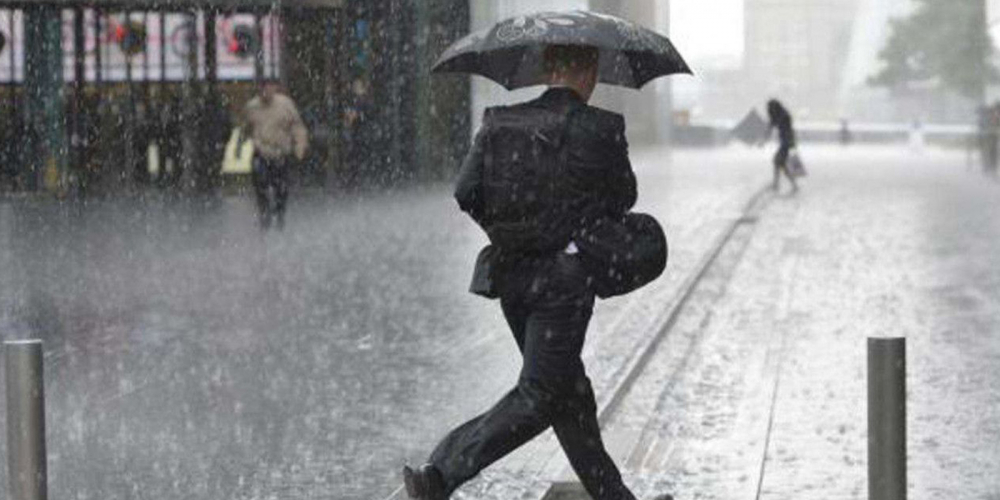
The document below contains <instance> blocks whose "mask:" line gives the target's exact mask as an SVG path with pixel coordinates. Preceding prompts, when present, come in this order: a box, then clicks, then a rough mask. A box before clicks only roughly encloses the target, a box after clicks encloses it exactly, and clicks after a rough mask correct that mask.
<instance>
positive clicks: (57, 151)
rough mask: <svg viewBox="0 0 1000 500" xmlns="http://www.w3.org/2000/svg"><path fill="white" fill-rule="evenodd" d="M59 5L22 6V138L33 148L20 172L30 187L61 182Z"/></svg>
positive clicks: (51, 187) (57, 187) (60, 186)
mask: <svg viewBox="0 0 1000 500" xmlns="http://www.w3.org/2000/svg"><path fill="white" fill-rule="evenodd" d="M61 29H62V18H61V12H60V9H59V8H57V7H54V6H49V5H38V6H34V7H31V8H26V9H25V10H24V31H25V39H26V40H31V41H32V42H31V43H28V44H26V45H25V52H24V58H25V70H26V72H25V79H24V86H25V89H26V91H27V114H28V117H27V118H28V119H27V124H28V131H29V133H28V134H27V137H26V139H27V141H28V143H29V149H28V150H29V151H30V152H31V153H32V154H31V155H30V156H31V158H29V162H28V167H27V168H28V169H29V171H27V172H24V175H25V180H26V181H27V182H26V184H27V186H28V188H29V189H38V188H39V187H41V188H44V189H46V190H48V191H52V192H59V193H61V192H63V191H64V190H65V188H66V178H67V177H66V166H67V164H68V161H67V152H68V148H67V141H66V120H65V118H66V97H65V94H64V92H63V67H62V64H63V51H62V31H61Z"/></svg>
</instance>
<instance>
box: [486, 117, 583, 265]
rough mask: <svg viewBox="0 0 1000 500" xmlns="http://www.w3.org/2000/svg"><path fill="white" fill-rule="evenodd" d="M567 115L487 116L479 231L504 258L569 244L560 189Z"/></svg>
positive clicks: (566, 213)
mask: <svg viewBox="0 0 1000 500" xmlns="http://www.w3.org/2000/svg"><path fill="white" fill-rule="evenodd" d="M569 117H570V113H569V112H568V111H562V112H561V111H559V110H552V109H546V108H541V107H517V108H492V109H490V110H488V111H487V113H486V117H485V123H484V126H486V127H487V130H488V135H487V137H486V141H487V142H486V151H485V155H484V157H485V158H484V165H483V167H484V168H483V178H482V189H483V191H482V196H483V209H484V214H483V219H482V224H483V229H484V230H485V231H486V234H487V235H488V236H489V238H490V242H491V243H492V244H493V245H495V246H497V247H499V248H500V249H501V250H503V251H504V252H505V253H510V254H539V253H546V252H551V251H556V250H561V249H563V248H565V247H566V245H568V244H569V242H570V238H571V236H572V233H573V230H574V226H573V224H572V219H573V215H572V214H571V213H570V211H569V210H568V209H567V207H566V204H565V200H566V199H567V196H566V195H565V194H564V193H563V192H562V191H563V190H564V189H565V185H566V178H565V163H566V158H565V155H566V152H565V151H564V148H563V147H562V145H563V141H564V139H565V135H566V124H567V122H568V120H569Z"/></svg>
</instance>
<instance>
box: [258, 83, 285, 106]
mask: <svg viewBox="0 0 1000 500" xmlns="http://www.w3.org/2000/svg"><path fill="white" fill-rule="evenodd" d="M279 90H281V84H279V83H278V81H277V80H274V79H267V80H264V81H263V82H261V83H260V86H259V87H258V88H257V91H258V93H259V94H260V99H261V100H262V101H264V102H265V103H267V102H271V99H273V98H274V95H275V94H277V93H278V91H279Z"/></svg>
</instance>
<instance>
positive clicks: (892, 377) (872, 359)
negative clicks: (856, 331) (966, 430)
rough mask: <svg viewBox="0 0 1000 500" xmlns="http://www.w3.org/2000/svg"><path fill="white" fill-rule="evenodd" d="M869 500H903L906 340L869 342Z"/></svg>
mask: <svg viewBox="0 0 1000 500" xmlns="http://www.w3.org/2000/svg"><path fill="white" fill-rule="evenodd" d="M868 498H869V500H906V339H904V338H869V339H868Z"/></svg>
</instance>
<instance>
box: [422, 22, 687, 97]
mask: <svg viewBox="0 0 1000 500" xmlns="http://www.w3.org/2000/svg"><path fill="white" fill-rule="evenodd" d="M549 45H582V46H588V47H594V48H597V49H599V51H600V61H599V63H598V81H600V82H601V83H607V84H611V85H621V86H624V87H631V88H639V87H642V86H643V85H645V84H646V82H648V81H650V80H652V79H654V78H656V77H659V76H663V75H670V74H674V73H689V74H690V73H691V69H690V68H688V65H687V63H686V62H684V59H683V58H682V57H681V55H680V53H678V52H677V49H675V48H674V46H673V44H671V43H670V40H668V39H667V38H666V37H665V36H662V35H660V34H658V33H656V32H655V31H652V30H649V29H646V28H643V27H642V26H638V25H636V24H633V23H631V22H629V21H626V20H624V19H621V18H617V17H614V16H609V15H606V14H598V13H596V12H588V11H570V12H540V13H537V14H532V15H528V16H518V17H513V18H510V19H507V20H505V21H501V22H499V23H497V24H496V25H495V26H493V27H492V28H490V29H488V30H484V31H480V32H477V33H473V34H471V35H468V36H466V37H465V38H462V39H460V40H458V41H457V42H455V43H454V44H452V45H451V47H449V48H448V50H446V51H445V52H444V53H443V54H442V55H441V57H440V58H439V59H438V61H437V62H436V63H434V67H433V69H432V71H434V72H436V73H473V74H477V75H482V76H485V77H486V78H489V79H491V80H493V81H495V82H497V83H499V84H500V85H503V86H504V87H506V88H507V89H508V90H510V89H516V88H520V87H528V86H531V85H541V84H544V83H547V81H546V80H547V77H548V75H547V74H546V72H545V70H544V61H543V54H544V51H545V47H547V46H549Z"/></svg>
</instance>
